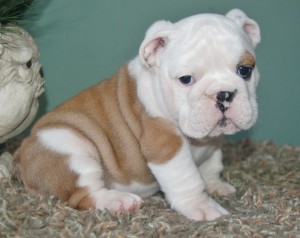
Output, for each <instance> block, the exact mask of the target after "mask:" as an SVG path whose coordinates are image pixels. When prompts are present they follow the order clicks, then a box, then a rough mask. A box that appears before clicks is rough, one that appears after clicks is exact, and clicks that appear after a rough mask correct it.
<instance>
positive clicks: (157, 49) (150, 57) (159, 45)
mask: <svg viewBox="0 0 300 238" xmlns="http://www.w3.org/2000/svg"><path fill="white" fill-rule="evenodd" d="M172 26H173V24H172V23H171V22H169V21H158V22H155V23H154V24H153V25H152V26H151V27H150V28H149V29H148V31H147V32H146V36H145V39H144V41H143V42H142V44H141V46H140V50H139V56H140V60H141V61H142V63H143V64H144V65H145V66H147V67H152V66H154V65H155V64H157V60H158V57H159V55H160V54H161V52H162V51H163V49H164V48H165V47H166V45H167V44H168V40H169V39H168V36H169V34H170V32H171V29H172Z"/></svg>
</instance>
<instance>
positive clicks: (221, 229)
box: [0, 139, 300, 238]
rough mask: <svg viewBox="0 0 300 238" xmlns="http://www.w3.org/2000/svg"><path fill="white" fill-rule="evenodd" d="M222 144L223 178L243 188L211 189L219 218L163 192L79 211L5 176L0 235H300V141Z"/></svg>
mask: <svg viewBox="0 0 300 238" xmlns="http://www.w3.org/2000/svg"><path fill="white" fill-rule="evenodd" d="M6 149H8V150H12V148H11V147H9V146H8V147H7V148H6ZM223 151H224V163H225V170H224V172H223V178H224V180H225V181H228V182H229V183H231V184H232V185H234V186H235V187H236V189H237V192H236V194H234V195H232V196H230V197H227V198H220V197H218V196H214V195H212V197H213V198H214V199H216V200H217V201H218V202H219V203H220V204H222V206H223V207H225V208H226V209H228V210H229V211H230V213H231V214H230V215H228V216H226V217H222V218H220V219H218V220H216V221H213V222H194V221H190V220H187V219H186V218H185V217H183V216H181V215H179V214H178V213H176V212H174V211H172V210H171V209H170V207H169V205H168V204H167V203H166V201H165V200H164V199H163V195H162V194H157V195H155V196H152V197H151V198H148V199H144V205H143V207H142V208H141V209H140V210H138V211H137V212H135V213H132V214H126V215H118V214H110V213H109V212H106V211H105V212H101V211H95V210H92V209H91V210H88V211H84V212H79V211H77V210H74V209H71V208H69V207H67V206H65V205H64V204H63V203H61V202H59V201H58V200H57V199H56V198H54V197H51V198H43V197H41V196H37V195H32V194H29V193H28V192H27V191H26V190H25V189H24V187H23V185H22V184H21V183H20V182H18V181H16V180H15V179H12V180H9V179H3V180H2V181H0V187H1V190H0V237H30V238H34V237H172V238H173V237H257V238H258V237H290V238H294V237H295V238H296V237H300V146H298V147H296V146H278V145H276V144H274V143H272V142H270V141H262V142H254V141H252V140H250V139H245V140H242V141H239V142H226V143H225V144H224V149H223Z"/></svg>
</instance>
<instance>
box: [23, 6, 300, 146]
mask: <svg viewBox="0 0 300 238" xmlns="http://www.w3.org/2000/svg"><path fill="white" fill-rule="evenodd" d="M232 8H240V9H242V10H244V11H245V12H246V13H247V15H248V16H250V17H251V18H253V19H255V20H256V21H257V22H258V23H259V25H260V27H261V33H262V42H261V44H260V45H259V46H258V48H257V62H258V67H259V69H260V73H261V81H260V85H259V89H258V103H259V108H260V116H259V120H258V122H257V124H256V126H255V127H254V128H253V129H251V130H250V131H248V132H246V133H240V134H238V135H237V136H236V137H234V138H240V137H244V136H250V137H252V138H253V139H255V140H264V139H271V140H274V141H275V142H276V143H279V144H294V145H300V126H299V123H300V106H299V105H300V100H299V99H300V96H299V94H300V93H299V92H300V65H299V64H300V46H299V45H300V27H299V24H300V1H299V0H272V1H270V0H252V1H242V0H202V1H201V0H148V1H145V0H126V1H122V0H51V1H49V0H43V1H37V6H36V8H35V10H36V12H38V16H36V17H35V19H34V22H33V24H32V25H31V27H30V29H29V31H30V33H31V34H32V35H33V37H34V38H35V40H36V41H37V43H38V45H39V48H40V51H41V61H42V64H43V67H44V71H45V75H46V94H45V95H44V96H43V98H42V100H41V110H40V114H43V113H45V112H46V111H49V110H51V109H52V108H53V107H55V106H57V105H58V104H59V103H61V102H62V101H64V100H66V99H68V98H69V97H71V96H72V95H74V94H76V93H77V92H79V91H80V90H82V89H84V88H86V87H88V86H90V85H93V84H95V83H96V82H98V81H99V80H101V79H103V78H105V77H108V76H110V75H112V74H113V73H114V72H116V70H117V69H118V68H119V66H120V65H121V64H123V63H126V62H127V61H128V60H130V59H131V58H133V57H134V56H135V55H136V54H137V52H138V48H139V45H140V43H141V41H142V40H143V37H144V33H145V31H146V30H147V28H148V27H149V26H150V25H151V24H152V23H153V22H154V21H156V20H160V19H166V20H171V21H177V20H179V19H181V18H183V17H186V16H189V15H193V14H198V13H203V12H212V13H221V14H225V13H226V12H228V11H229V10H230V9H232Z"/></svg>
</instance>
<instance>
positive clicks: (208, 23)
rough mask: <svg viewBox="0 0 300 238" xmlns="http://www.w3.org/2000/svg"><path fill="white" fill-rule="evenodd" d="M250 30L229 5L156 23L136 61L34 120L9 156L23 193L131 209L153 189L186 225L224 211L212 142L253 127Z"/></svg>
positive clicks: (254, 31) (253, 32)
mask: <svg viewBox="0 0 300 238" xmlns="http://www.w3.org/2000/svg"><path fill="white" fill-rule="evenodd" d="M259 42H260V30H259V26H258V24H257V23H256V22H255V21H253V20H252V19H249V18H248V17H247V16H246V14H245V13H244V12H242V11H241V10H238V9H234V10H231V11H230V12H229V13H227V14H226V15H225V16H223V15H217V14H199V15H195V16H191V17H188V18H185V19H183V20H180V21H178V22H176V23H171V22H169V21H158V22H155V23H154V24H153V25H152V26H151V27H150V28H149V29H148V31H147V33H146V36H145V39H144V41H143V42H142V44H141V46H140V49H139V55H138V56H137V57H136V58H134V59H133V60H132V61H130V62H129V63H128V64H126V65H124V66H122V67H121V69H120V70H119V72H118V73H117V74H116V75H114V76H113V77H111V78H109V79H106V80H103V81H100V82H99V83H98V84H96V85H95V86H92V87H90V88H88V89H86V90H84V91H82V92H81V93H79V94H78V95H77V96H75V97H73V98H71V99H70V100H68V101H66V102H65V103H63V104H62V105H60V106H58V107H57V108H56V109H55V110H53V111H51V112H49V113H48V114H46V115H45V116H43V117H42V118H41V119H40V120H39V121H38V122H37V123H36V124H35V126H34V127H33V129H32V132H31V134H30V136H29V137H27V138H26V139H25V140H24V141H23V143H22V144H21V146H20V148H19V149H18V150H17V151H16V153H15V155H14V168H15V172H16V174H17V176H18V177H19V178H20V179H21V180H22V181H23V183H24V184H25V186H26V188H27V189H28V190H30V191H34V192H37V193H39V194H43V195H54V196H57V197H58V198H59V199H60V200H61V201H64V202H67V203H68V204H69V206H71V207H73V208H77V209H88V208H91V207H92V208H95V209H100V210H105V209H108V210H110V211H112V212H121V213H126V212H132V211H136V210H137V209H139V208H140V207H141V206H142V204H143V201H142V198H144V197H148V196H151V195H152V194H154V193H156V192H157V191H158V190H162V191H163V192H164V194H165V197H166V199H167V201H168V202H169V203H170V206H171V207H172V208H173V209H174V210H176V211H178V212H179V213H181V214H183V215H185V216H186V217H187V218H189V219H193V220H198V221H200V220H207V221H210V220H214V219H216V218H218V217H220V216H222V215H227V214H228V212H227V210H225V209H224V208H223V207H222V206H221V205H219V204H218V203H217V202H215V201H214V200H213V199H212V198H210V197H209V195H208V193H212V192H216V193H217V194H219V195H221V196H226V195H229V194H231V193H234V192H235V188H234V187H233V186H232V185H230V184H228V183H226V182H223V181H222V180H221V178H220V173H221V172H222V170H223V165H222V152H221V140H222V138H221V137H222V135H223V134H234V133H235V132H237V131H240V130H246V129H249V128H250V127H252V126H253V125H254V123H255V121H256V118H257V103H256V93H255V91H256V86H257V83H258V80H259V73H258V70H257V67H256V63H255V53H254V49H255V47H256V45H257V44H258V43H259Z"/></svg>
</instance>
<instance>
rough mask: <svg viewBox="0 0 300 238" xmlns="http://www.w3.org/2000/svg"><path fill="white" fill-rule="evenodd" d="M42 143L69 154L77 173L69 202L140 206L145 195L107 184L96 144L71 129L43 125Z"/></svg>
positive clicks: (84, 205) (115, 207)
mask: <svg viewBox="0 0 300 238" xmlns="http://www.w3.org/2000/svg"><path fill="white" fill-rule="evenodd" d="M38 136H39V138H40V139H41V141H42V143H43V144H45V145H46V146H47V147H48V148H51V149H52V150H55V151H56V152H57V153H62V154H65V155H68V157H69V167H70V169H71V170H72V171H73V172H75V173H76V174H77V175H78V179H77V182H76V187H77V189H75V191H74V192H73V193H72V194H71V196H70V197H69V198H68V201H67V202H68V204H69V205H70V206H71V207H74V208H78V209H88V208H90V207H92V208H96V209H100V210H105V209H107V210H109V211H112V212H118V213H126V212H131V211H135V210H137V209H139V208H140V207H141V205H142V199H141V198H140V197H139V196H137V195H135V194H132V193H125V192H120V191H117V190H110V189H108V188H106V187H105V182H104V180H103V169H102V167H101V162H100V158H99V153H98V152H97V150H96V148H95V147H94V145H93V144H92V143H91V142H90V141H89V140H87V139H86V138H84V137H83V136H82V135H80V134H79V133H77V132H75V131H73V130H71V129H58V128H52V129H44V130H43V131H40V132H39V134H38Z"/></svg>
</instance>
